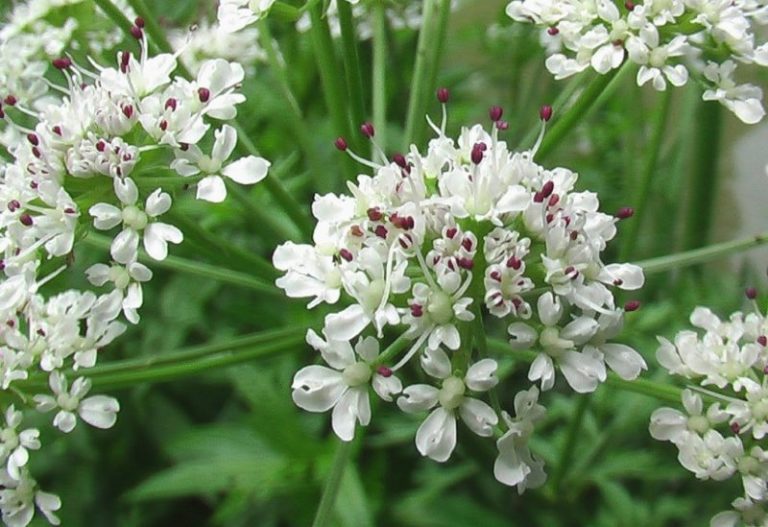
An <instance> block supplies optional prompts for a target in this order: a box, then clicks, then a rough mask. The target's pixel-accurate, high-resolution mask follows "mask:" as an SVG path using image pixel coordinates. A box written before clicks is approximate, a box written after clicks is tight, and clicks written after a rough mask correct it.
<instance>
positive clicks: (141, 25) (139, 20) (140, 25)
mask: <svg viewBox="0 0 768 527" xmlns="http://www.w3.org/2000/svg"><path fill="white" fill-rule="evenodd" d="M133 23H134V24H136V27H138V28H140V29H144V19H143V18H141V17H140V16H137V17H136V18H135V19H134V20H133Z"/></svg>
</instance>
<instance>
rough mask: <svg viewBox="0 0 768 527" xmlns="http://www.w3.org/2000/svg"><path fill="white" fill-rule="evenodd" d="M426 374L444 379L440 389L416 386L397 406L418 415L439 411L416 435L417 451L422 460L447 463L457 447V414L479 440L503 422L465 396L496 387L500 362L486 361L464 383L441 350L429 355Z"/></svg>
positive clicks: (491, 409) (484, 407)
mask: <svg viewBox="0 0 768 527" xmlns="http://www.w3.org/2000/svg"><path fill="white" fill-rule="evenodd" d="M426 357H427V358H426V359H423V360H422V363H425V362H426V366H425V370H426V371H427V373H429V374H430V375H433V376H435V377H437V378H439V379H442V381H443V382H442V386H441V388H440V389H438V388H435V387H433V386H430V385H427V384H414V385H411V386H408V387H407V388H406V389H405V390H403V395H402V396H401V397H399V398H398V399H397V405H398V406H399V407H400V409H401V410H403V411H404V412H409V413H416V412H422V411H425V410H429V409H431V408H433V407H435V406H437V408H435V409H434V410H433V411H432V412H431V413H430V414H429V416H428V417H427V418H426V419H425V420H424V422H423V423H422V424H421V426H420V427H419V430H418V431H417V432H416V448H417V449H418V450H419V452H420V453H421V455H422V456H427V457H430V458H432V459H434V460H435V461H439V462H444V461H447V460H448V458H449V457H450V456H451V453H452V452H453V449H454V448H455V447H456V417H457V416H456V414H457V413H458V415H459V416H460V417H461V420H462V421H464V423H465V424H466V425H467V426H468V427H469V429H470V430H472V431H473V432H474V433H476V434H477V435H479V436H484V437H490V436H491V434H492V433H493V427H494V426H496V424H497V423H498V421H499V419H498V416H497V415H496V413H495V412H494V411H493V408H491V407H490V406H488V405H487V404H486V403H484V402H483V401H481V400H479V399H475V398H472V397H468V396H466V395H465V393H466V391H467V388H469V389H470V390H472V391H487V390H490V389H491V388H492V387H493V386H495V385H496V383H497V382H498V379H497V378H496V376H495V375H496V368H497V365H496V361H494V360H492V359H483V360H481V361H479V362H476V363H475V364H473V365H472V366H470V368H469V369H468V370H467V373H466V375H465V376H464V378H463V379H460V378H459V377H456V376H452V375H450V360H449V359H448V356H447V355H446V354H445V352H444V351H442V350H440V349H435V350H428V351H427V352H426Z"/></svg>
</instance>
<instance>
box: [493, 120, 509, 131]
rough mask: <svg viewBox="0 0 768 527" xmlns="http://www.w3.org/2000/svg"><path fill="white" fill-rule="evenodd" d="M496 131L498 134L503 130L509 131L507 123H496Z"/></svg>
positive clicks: (500, 121)
mask: <svg viewBox="0 0 768 527" xmlns="http://www.w3.org/2000/svg"><path fill="white" fill-rule="evenodd" d="M496 129H497V130H498V131H500V132H503V131H504V130H508V129H509V123H508V122H507V121H502V120H499V121H496Z"/></svg>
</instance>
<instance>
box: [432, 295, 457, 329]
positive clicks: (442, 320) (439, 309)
mask: <svg viewBox="0 0 768 527" xmlns="http://www.w3.org/2000/svg"><path fill="white" fill-rule="evenodd" d="M427 312H428V313H429V316H430V317H432V320H434V321H435V323H436V324H438V325H442V324H447V323H448V322H450V321H451V319H452V318H453V302H452V301H451V297H450V296H448V295H447V294H446V293H445V291H432V293H431V294H430V295H429V306H428V307H427Z"/></svg>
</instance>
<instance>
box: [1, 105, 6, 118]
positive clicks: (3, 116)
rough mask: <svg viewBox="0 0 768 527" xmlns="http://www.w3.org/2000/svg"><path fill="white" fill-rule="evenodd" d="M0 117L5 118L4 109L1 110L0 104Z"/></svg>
mask: <svg viewBox="0 0 768 527" xmlns="http://www.w3.org/2000/svg"><path fill="white" fill-rule="evenodd" d="M0 119H5V111H4V110H3V108H2V106H0Z"/></svg>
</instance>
